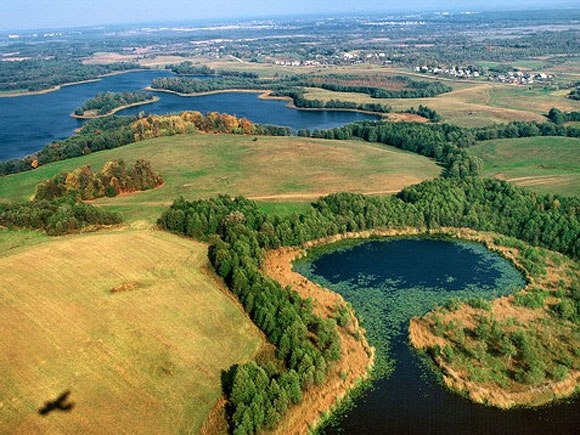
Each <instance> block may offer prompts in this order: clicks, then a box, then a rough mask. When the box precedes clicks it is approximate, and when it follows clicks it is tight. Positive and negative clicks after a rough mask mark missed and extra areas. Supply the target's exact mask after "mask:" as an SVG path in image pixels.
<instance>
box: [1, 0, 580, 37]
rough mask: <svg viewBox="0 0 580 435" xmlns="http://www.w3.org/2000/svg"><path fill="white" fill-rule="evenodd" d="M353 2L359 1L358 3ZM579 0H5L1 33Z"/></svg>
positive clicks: (557, 4) (548, 5)
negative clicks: (397, 0)
mask: <svg viewBox="0 0 580 435" xmlns="http://www.w3.org/2000/svg"><path fill="white" fill-rule="evenodd" d="M353 3H354V4H353ZM578 6H579V5H578V4H577V2H576V1H574V0H509V1H506V0H467V1H462V2H457V1H449V0H407V1H405V2H404V4H403V5H401V4H400V3H398V4H396V5H395V4H389V3H386V2H385V1H384V0H356V2H353V1H352V0H316V1H314V0H292V1H288V0H206V1H199V0H166V1H164V2H158V0H139V1H136V0H98V1H94V0H50V1H47V0H3V1H2V13H1V14H0V31H15V30H27V29H42V28H65V27H83V26H96V25H107V24H131V23H153V22H157V23H158V22H167V21H177V20H179V21H184V20H191V21H195V20H205V19H216V20H219V19H232V18H254V17H255V18H258V17H274V16H280V15H309V14H329V15H330V14H344V13H352V14H357V13H368V12H413V11H447V10H449V11H458V10H462V11H474V10H475V11H485V10H514V9H520V10H523V9H557V8H574V7H576V8H577V7H578Z"/></svg>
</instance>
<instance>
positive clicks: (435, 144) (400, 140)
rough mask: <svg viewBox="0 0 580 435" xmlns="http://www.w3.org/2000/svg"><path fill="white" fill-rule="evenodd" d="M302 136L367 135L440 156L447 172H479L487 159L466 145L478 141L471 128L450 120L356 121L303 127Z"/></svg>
mask: <svg viewBox="0 0 580 435" xmlns="http://www.w3.org/2000/svg"><path fill="white" fill-rule="evenodd" d="M298 134H299V135H300V136H310V137H319V138H324V139H339V140H347V139H353V138H359V139H363V140H365V141H367V142H379V143H383V144H386V145H391V146H394V147H397V148H400V149H403V150H406V151H411V152H414V153H417V154H420V155H423V156H426V157H430V158H433V159H435V160H437V162H439V163H440V164H441V165H443V167H444V168H445V174H446V175H447V176H469V175H476V174H477V173H478V172H479V170H480V169H481V167H482V165H483V162H482V161H481V160H480V159H478V158H477V157H475V156H472V155H470V154H469V153H468V152H467V151H466V150H465V149H464V148H466V147H468V146H470V145H472V144H473V143H474V136H473V134H469V130H467V129H464V128H461V127H457V126H454V125H450V124H422V123H404V122H397V123H384V122H369V121H362V122H355V123H353V124H348V125H345V126H342V127H336V128H333V129H330V130H325V131H321V130H313V131H312V132H311V131H309V130H300V131H299V132H298Z"/></svg>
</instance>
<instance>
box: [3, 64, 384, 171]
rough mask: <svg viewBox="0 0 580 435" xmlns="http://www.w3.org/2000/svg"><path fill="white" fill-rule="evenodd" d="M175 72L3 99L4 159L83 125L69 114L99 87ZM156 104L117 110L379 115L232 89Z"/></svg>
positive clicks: (265, 117)
mask: <svg viewBox="0 0 580 435" xmlns="http://www.w3.org/2000/svg"><path fill="white" fill-rule="evenodd" d="M170 75H172V73H170V72H168V71H159V70H152V71H139V72H132V73H126V74H119V75H114V76H108V77H104V78H103V79H101V80H99V81H97V82H91V83H83V84H80V85H74V86H65V87H63V88H61V89H60V90H58V91H54V92H48V93H45V94H39V95H26V96H20V97H15V98H0V161H3V160H9V159H12V158H20V157H24V156H26V155H29V154H32V153H34V152H35V151H38V150H39V149H40V148H42V147H43V146H45V145H48V144H49V143H51V142H52V141H54V140H59V139H65V138H67V137H69V136H70V135H72V134H73V132H74V130H75V129H77V128H79V127H81V126H82V124H83V121H80V120H77V119H75V118H72V117H70V116H69V115H70V114H71V113H72V112H73V111H74V110H75V109H76V108H77V107H80V106H82V105H83V103H84V102H85V101H86V100H88V99H89V98H91V97H93V96H95V95H96V94H98V93H99V92H105V91H112V92H121V91H134V90H139V89H144V88H145V87H147V86H149V85H150V84H151V81H152V80H153V79H154V78H156V77H167V76H170ZM154 94H155V95H157V96H158V97H160V98H161V99H160V100H159V101H157V102H156V103H152V104H148V105H144V106H140V107H134V108H130V109H126V110H124V111H121V112H119V113H118V114H119V115H134V114H136V113H138V112H140V111H145V112H148V113H156V114H161V113H170V112H180V111H184V110H197V111H200V112H203V113H205V112H212V111H216V112H222V113H230V114H233V115H237V116H238V117H245V118H248V119H250V120H251V121H253V122H255V123H260V124H277V125H283V126H287V127H291V128H292V129H295V130H298V129H301V128H308V129H315V128H320V129H327V128H333V127H337V126H340V125H343V124H347V123H350V122H354V121H357V120H362V119H377V117H376V116H372V115H366V114H362V113H356V112H343V111H304V110H296V109H291V108H289V107H286V106H287V104H288V103H287V102H286V101H279V100H262V99H259V98H258V95H259V94H257V93H240V92H237V93H236V92H228V93H221V94H214V95H206V96H201V97H180V96H178V95H174V94H168V93H162V92H154Z"/></svg>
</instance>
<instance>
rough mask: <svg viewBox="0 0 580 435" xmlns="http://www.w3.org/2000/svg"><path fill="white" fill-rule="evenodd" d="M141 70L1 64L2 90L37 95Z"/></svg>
mask: <svg viewBox="0 0 580 435" xmlns="http://www.w3.org/2000/svg"><path fill="white" fill-rule="evenodd" d="M140 68H141V67H140V66H139V65H138V64H136V63H133V62H121V63H111V64H107V65H89V64H84V63H82V62H80V61H76V60H63V59H53V60H39V59H29V60H22V61H16V62H0V91H5V92H6V91H14V92H34V91H40V90H43V89H50V88H52V87H53V86H58V85H64V84H68V83H76V82H81V81H85V80H94V79H97V78H99V77H100V76H102V75H104V74H111V73H114V72H121V71H129V70H134V69H140Z"/></svg>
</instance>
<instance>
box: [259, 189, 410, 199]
mask: <svg viewBox="0 0 580 435" xmlns="http://www.w3.org/2000/svg"><path fill="white" fill-rule="evenodd" d="M398 192H400V190H379V191H375V192H360V194H361V195H365V196H373V195H390V194H393V193H398ZM332 193H335V192H317V193H284V194H279V195H263V196H250V197H248V199H250V200H252V201H268V200H273V201H277V200H296V201H300V200H312V199H318V198H321V197H323V196H326V195H330V194H332Z"/></svg>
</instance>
